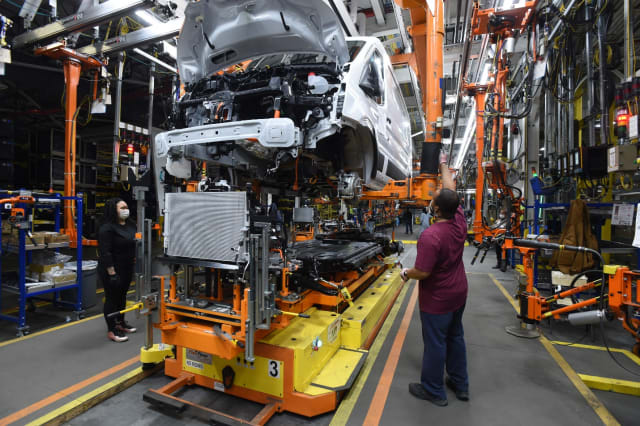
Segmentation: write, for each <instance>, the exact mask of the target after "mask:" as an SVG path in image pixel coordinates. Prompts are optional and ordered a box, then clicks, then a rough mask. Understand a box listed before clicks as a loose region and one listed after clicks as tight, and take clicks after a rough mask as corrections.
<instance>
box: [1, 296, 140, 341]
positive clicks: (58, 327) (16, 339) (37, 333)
mask: <svg viewBox="0 0 640 426" xmlns="http://www.w3.org/2000/svg"><path fill="white" fill-rule="evenodd" d="M134 292H135V290H130V291H129V292H127V294H131V293H134ZM127 303H129V301H127ZM103 316H104V314H97V315H93V316H91V317H87V318H83V319H81V320H78V321H72V322H69V323H66V324H62V325H59V326H57V327H53V328H47V329H46V330H42V331H37V332H35V333H31V334H27V335H26V336H22V337H16V338H15V339H11V340H7V341H6V342H0V348H1V347H3V346H7V345H10V344H12V343H16V342H22V341H23V340H28V339H31V338H32V337H36V336H41V335H43V334H46V333H49V332H52V331H56V330H60V329H62V328H66V327H71V326H72V325H77V324H82V323H83V322H87V321H91V320H92V319H96V318H99V317H103Z"/></svg>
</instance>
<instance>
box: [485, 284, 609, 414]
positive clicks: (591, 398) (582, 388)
mask: <svg viewBox="0 0 640 426" xmlns="http://www.w3.org/2000/svg"><path fill="white" fill-rule="evenodd" d="M489 277H490V278H491V280H492V281H493V283H494V284H495V285H496V287H498V289H499V290H500V292H501V293H502V294H503V295H504V297H505V298H506V299H507V300H508V301H509V303H511V306H513V309H515V311H516V312H517V313H518V314H520V306H518V303H517V302H516V301H515V299H514V298H513V297H512V296H511V295H510V294H509V292H508V291H507V290H506V289H505V288H504V286H503V285H502V284H501V283H500V282H499V281H498V280H497V279H496V278H495V277H494V276H493V274H489ZM539 340H540V343H542V346H544V348H545V349H546V350H547V352H549V355H551V358H553V360H554V361H555V362H556V363H557V364H558V366H559V367H560V368H561V369H562V371H563V372H564V374H566V376H567V377H568V378H569V380H570V381H571V383H573V386H575V388H576V389H577V390H578V392H580V394H581V395H582V396H583V398H584V399H585V400H586V401H587V404H589V406H590V407H591V408H592V409H593V411H595V413H596V414H597V415H598V417H600V420H602V423H603V424H605V425H606V426H613V425H620V423H619V422H618V421H617V420H616V418H615V417H613V415H612V414H611V413H610V412H609V410H607V408H606V407H605V406H604V405H603V404H602V403H601V402H600V400H599V399H598V398H597V397H596V396H595V394H594V393H593V392H592V391H591V389H589V388H588V387H587V385H585V384H584V382H583V381H582V379H580V377H579V376H578V373H576V372H575V371H574V370H573V368H571V366H570V365H569V363H568V362H567V360H565V359H564V358H563V357H562V355H560V352H558V350H557V349H556V348H555V347H554V346H553V344H552V343H551V342H550V341H549V339H547V338H546V337H544V336H542V335H541V336H540V338H539Z"/></svg>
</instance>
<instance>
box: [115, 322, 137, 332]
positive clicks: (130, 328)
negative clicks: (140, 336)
mask: <svg viewBox="0 0 640 426" xmlns="http://www.w3.org/2000/svg"><path fill="white" fill-rule="evenodd" d="M116 329H118V330H120V331H122V332H125V333H135V332H136V331H137V330H138V329H137V328H135V327H134V326H132V325H130V324H127V323H126V322H123V323H121V324H118V325H116Z"/></svg>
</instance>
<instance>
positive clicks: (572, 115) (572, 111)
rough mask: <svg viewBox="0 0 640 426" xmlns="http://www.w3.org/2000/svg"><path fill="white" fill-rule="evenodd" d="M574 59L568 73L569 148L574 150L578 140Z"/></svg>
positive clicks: (570, 60)
mask: <svg viewBox="0 0 640 426" xmlns="http://www.w3.org/2000/svg"><path fill="white" fill-rule="evenodd" d="M573 61H574V59H573V58H570V59H569V67H568V69H569V72H568V74H567V86H568V89H569V100H570V102H569V107H568V110H569V111H568V112H569V117H568V120H567V121H568V125H569V128H568V133H569V135H568V136H569V150H572V149H574V148H575V147H576V141H575V137H574V132H575V125H574V122H573V120H574V118H575V107H574V105H573V99H574V96H575V91H576V88H575V87H574V86H575V82H574V81H573V74H574V72H575V68H574V62H573Z"/></svg>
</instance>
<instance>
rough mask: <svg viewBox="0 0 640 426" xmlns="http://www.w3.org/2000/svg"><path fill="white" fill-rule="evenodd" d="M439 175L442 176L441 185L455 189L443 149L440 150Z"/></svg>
mask: <svg viewBox="0 0 640 426" xmlns="http://www.w3.org/2000/svg"><path fill="white" fill-rule="evenodd" d="M440 175H441V176H442V187H443V188H446V189H450V190H452V191H455V190H456V182H455V181H454V180H453V174H452V173H451V170H449V165H448V164H447V154H446V153H445V152H444V151H441V152H440Z"/></svg>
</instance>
